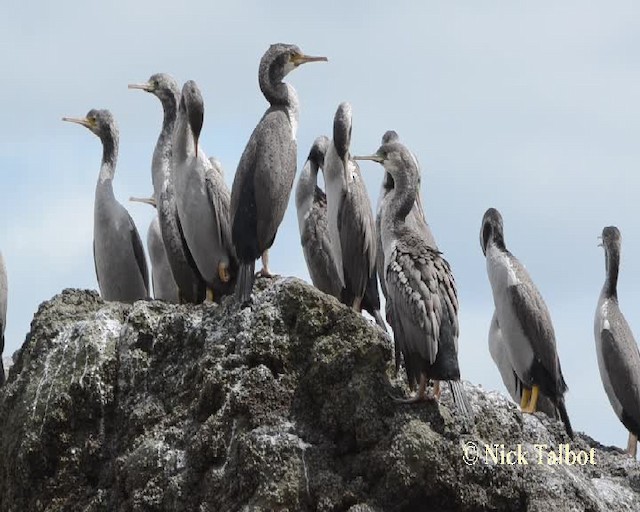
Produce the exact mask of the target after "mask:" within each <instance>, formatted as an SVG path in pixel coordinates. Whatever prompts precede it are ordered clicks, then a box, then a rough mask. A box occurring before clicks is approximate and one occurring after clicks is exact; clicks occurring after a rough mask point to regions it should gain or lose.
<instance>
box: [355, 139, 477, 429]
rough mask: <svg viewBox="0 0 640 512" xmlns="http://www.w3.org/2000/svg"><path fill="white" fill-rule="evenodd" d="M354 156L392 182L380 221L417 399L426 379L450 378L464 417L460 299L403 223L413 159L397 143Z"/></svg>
mask: <svg viewBox="0 0 640 512" xmlns="http://www.w3.org/2000/svg"><path fill="white" fill-rule="evenodd" d="M356 158H358V159H370V160H375V161H377V162H379V163H381V164H382V165H383V166H384V168H385V171H386V172H388V173H389V174H390V175H391V176H392V177H393V180H394V183H395V185H394V188H393V189H392V190H391V191H390V192H389V193H388V194H387V195H386V196H385V198H384V204H383V207H382V218H381V223H380V224H381V237H382V246H383V252H384V279H385V281H386V288H387V293H388V295H389V297H390V298H391V302H392V308H393V311H392V317H393V323H392V327H393V330H394V338H395V342H396V353H401V354H402V356H403V359H404V365H405V369H406V372H407V376H408V378H409V384H410V386H411V387H412V388H413V387H414V386H415V384H416V382H418V381H419V382H420V389H419V392H418V396H417V399H423V398H424V395H425V386H426V381H427V379H433V380H435V381H438V382H439V381H442V380H446V381H448V382H449V384H450V387H451V391H452V394H453V397H454V401H455V403H456V406H457V407H458V408H459V411H460V412H461V414H462V415H463V416H464V417H467V418H468V417H470V414H471V409H470V406H469V404H468V402H467V399H466V396H465V394H464V388H463V386H462V383H461V382H460V369H459V366H458V298H457V291H456V285H455V281H454V278H453V274H452V273H451V268H450V267H449V264H448V263H447V261H446V260H445V259H444V258H443V257H442V254H441V253H440V252H439V251H437V250H436V249H434V248H432V247H430V246H429V244H428V243H427V241H426V240H425V237H424V234H423V233H421V232H420V231H419V230H416V229H415V228H414V227H412V226H410V225H409V224H408V223H407V221H406V218H407V216H408V215H409V213H410V212H411V209H412V208H413V205H414V203H415V199H416V194H417V188H418V179H419V174H418V168H417V166H416V162H415V158H414V157H413V155H412V154H411V153H410V152H409V150H408V149H407V148H406V147H404V146H403V145H402V144H401V143H399V142H391V143H387V144H383V145H382V146H381V147H380V148H379V149H378V151H377V153H376V154H375V155H372V156H370V157H356ZM396 363H397V364H398V363H399V358H398V359H397V361H396ZM438 382H437V383H436V385H437V387H438V388H439V384H438ZM437 395H438V392H436V397H437Z"/></svg>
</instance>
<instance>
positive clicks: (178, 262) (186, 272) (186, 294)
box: [129, 73, 206, 303]
mask: <svg viewBox="0 0 640 512" xmlns="http://www.w3.org/2000/svg"><path fill="white" fill-rule="evenodd" d="M129 89H140V90H143V91H146V92H148V93H150V94H153V95H154V96H156V97H157V98H158V99H159V100H160V102H161V104H162V109H163V111H164V118H163V121H162V129H161V131H160V135H159V136H158V141H157V142H156V146H155V149H154V151H153V158H152V161H151V177H152V181H153V199H154V206H155V207H156V209H157V218H158V225H159V226H160V233H161V237H162V243H163V244H164V249H165V252H166V260H167V261H168V263H169V266H170V269H171V273H172V276H173V279H174V280H175V283H176V285H177V287H178V301H179V302H188V303H199V302H202V301H203V299H204V297H205V290H206V285H205V283H204V281H203V280H202V278H201V277H200V273H199V271H198V268H197V265H196V264H195V261H194V260H193V256H192V255H191V253H190V251H189V247H188V246H187V244H186V241H185V239H184V236H183V232H182V226H181V224H180V219H179V217H178V206H177V203H176V195H175V177H174V176H173V167H172V165H171V163H172V156H171V155H172V143H173V130H174V127H175V124H176V119H177V116H178V103H179V101H180V86H179V85H178V82H176V80H175V79H174V78H173V77H172V76H171V75H168V74H166V73H156V74H153V75H151V77H150V78H149V80H147V82H144V83H140V84H129ZM154 224H155V220H154V221H153V223H152V225H151V226H150V227H149V232H148V235H147V241H149V239H150V237H151V236H153V237H154V240H156V241H155V242H154V244H155V243H157V234H153V235H152V231H151V230H152V229H155V227H154ZM149 253H150V254H151V260H152V264H151V268H152V274H153V276H155V274H156V273H155V265H154V255H153V254H152V251H151V249H149ZM154 254H157V255H158V257H159V258H162V256H161V254H160V251H159V249H158V250H157V251H154ZM163 259H164V258H163ZM163 272H164V271H163ZM159 279H162V280H163V281H165V282H166V281H168V280H169V279H168V278H167V277H162V278H159ZM153 282H154V291H155V283H156V279H154V281H153ZM161 295H162V296H163V297H167V295H166V294H164V293H162V292H161ZM171 296H173V294H171ZM167 300H168V299H167ZM170 301H171V302H173V299H171V300H170Z"/></svg>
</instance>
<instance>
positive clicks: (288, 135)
mask: <svg viewBox="0 0 640 512" xmlns="http://www.w3.org/2000/svg"><path fill="white" fill-rule="evenodd" d="M317 60H326V58H324V57H307V56H305V55H304V54H303V53H302V52H301V50H300V48H298V47H297V46H294V45H288V44H274V45H271V46H270V47H269V49H268V50H267V51H266V52H265V54H264V55H263V57H262V59H261V60H260V68H259V72H258V82H259V85H260V89H261V91H262V93H263V94H264V97H265V98H266V99H267V101H268V102H269V104H270V106H269V108H268V109H267V111H266V112H265V113H264V115H263V116H262V119H260V121H259V122H258V125H257V126H256V127H255V129H254V130H253V133H252V134H251V137H250V138H249V142H248V143H247V145H246V147H245V149H244V151H243V153H242V156H241V157H240V161H239V162H238V168H237V170H236V174H235V177H234V180H233V186H232V189H231V219H232V236H233V244H234V247H235V250H236V253H237V255H238V259H239V261H240V270H239V275H238V286H237V290H236V296H237V298H238V299H239V300H240V302H241V303H246V302H247V301H248V300H249V298H250V296H251V289H252V286H253V280H254V268H255V260H257V259H258V258H259V257H260V256H263V273H264V274H265V275H269V269H268V268H266V265H265V261H264V256H265V255H266V252H267V251H268V250H269V248H270V247H271V246H272V245H273V242H274V240H275V237H276V233H277V231H278V227H279V226H280V223H281V222H282V218H283V217H284V212H285V210H286V207H287V203H288V201H289V195H290V194H291V188H292V187H293V180H294V178H295V174H296V154H297V143H296V133H297V127H298V108H299V106H298V96H297V94H296V91H295V89H294V88H293V87H292V86H291V85H290V84H288V83H285V82H283V79H284V78H285V76H286V75H287V74H288V73H289V72H290V71H292V70H293V69H295V68H296V67H297V66H299V65H300V64H303V63H305V62H312V61H317Z"/></svg>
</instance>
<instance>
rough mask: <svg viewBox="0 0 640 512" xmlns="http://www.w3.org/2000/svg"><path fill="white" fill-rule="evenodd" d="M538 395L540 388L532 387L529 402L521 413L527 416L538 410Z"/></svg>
mask: <svg viewBox="0 0 640 512" xmlns="http://www.w3.org/2000/svg"><path fill="white" fill-rule="evenodd" d="M539 394H540V386H533V388H532V389H531V400H529V404H528V405H527V406H526V407H525V408H524V409H522V412H524V413H527V414H533V413H534V412H536V411H537V410H538V396H539Z"/></svg>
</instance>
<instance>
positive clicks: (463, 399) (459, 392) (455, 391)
mask: <svg viewBox="0 0 640 512" xmlns="http://www.w3.org/2000/svg"><path fill="white" fill-rule="evenodd" d="M448 382H449V389H450V390H451V395H452V396H453V403H454V404H456V408H457V409H458V411H459V412H460V414H461V415H462V417H463V418H464V420H465V421H466V422H467V423H468V424H469V425H471V423H472V420H473V412H472V410H471V404H470V403H469V400H468V399H467V394H466V393H465V391H464V385H463V384H462V381H461V380H450V381H448Z"/></svg>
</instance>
